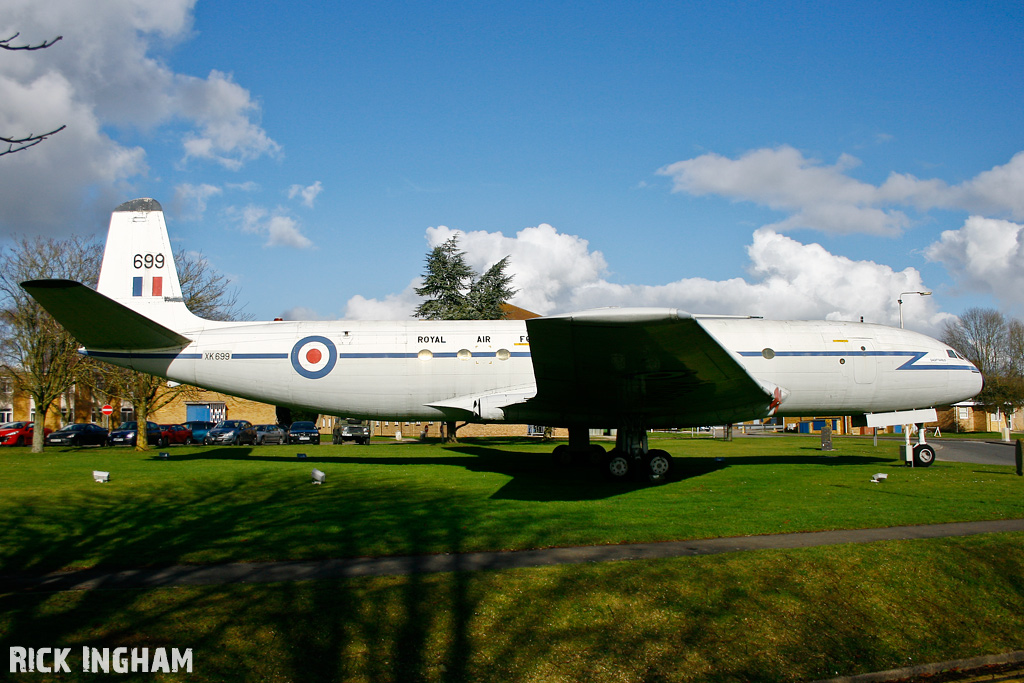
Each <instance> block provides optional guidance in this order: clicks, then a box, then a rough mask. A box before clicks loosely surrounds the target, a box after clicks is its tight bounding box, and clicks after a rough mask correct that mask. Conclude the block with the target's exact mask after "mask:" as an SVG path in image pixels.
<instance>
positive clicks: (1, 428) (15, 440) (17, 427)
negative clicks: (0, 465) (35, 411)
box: [0, 422, 53, 446]
mask: <svg viewBox="0 0 1024 683" xmlns="http://www.w3.org/2000/svg"><path fill="white" fill-rule="evenodd" d="M52 431H53V430H52V429H50V428H49V427H43V436H44V437H45V436H46V435H47V434H49V433H50V432H52ZM31 443H32V423H31V422H8V423H6V424H2V425H0V446H26V445H28V444H31Z"/></svg>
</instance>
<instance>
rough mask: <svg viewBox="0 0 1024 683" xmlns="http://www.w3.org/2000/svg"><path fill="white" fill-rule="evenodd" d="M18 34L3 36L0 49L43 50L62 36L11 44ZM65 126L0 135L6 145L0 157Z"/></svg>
mask: <svg viewBox="0 0 1024 683" xmlns="http://www.w3.org/2000/svg"><path fill="white" fill-rule="evenodd" d="M19 35H21V33H15V34H14V35H13V36H11V37H10V38H4V39H2V40H0V49H4V50H9V51H11V52H14V51H16V50H45V49H46V48H48V47H50V46H51V45H53V44H54V43H56V42H57V41H58V40H61V39H62V38H63V37H64V36H57V37H56V38H54V39H53V40H45V41H43V42H42V43H39V44H38V45H13V44H12V41H13V40H14V39H15V38H17V37H18V36H19ZM65 128H67V126H66V125H64V126H61V127H60V128H55V129H53V130H51V131H50V132H48V133H40V134H38V135H36V134H33V133H29V134H28V135H22V136H20V137H7V136H2V135H0V143H4V144H6V145H7V149H6V150H0V157H2V156H4V155H7V154H14V153H15V152H20V151H22V150H23V149H28V148H29V147H34V146H35V145H38V144H39V143H40V142H42V141H43V140H45V139H46V138H48V137H50V136H51V135H56V134H57V133H59V132H61V131H62V130H64V129H65Z"/></svg>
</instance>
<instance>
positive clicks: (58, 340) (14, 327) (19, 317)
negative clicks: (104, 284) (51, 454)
mask: <svg viewBox="0 0 1024 683" xmlns="http://www.w3.org/2000/svg"><path fill="white" fill-rule="evenodd" d="M100 259H101V252H100V249H99V245H97V244H96V243H94V242H90V241H89V240H86V239H84V238H80V237H72V238H69V239H66V240H57V239H53V238H43V237H35V238H31V239H29V238H23V239H21V240H19V241H17V242H15V243H14V245H13V246H11V247H7V248H4V249H3V250H2V251H0V327H2V330H3V337H2V341H0V364H2V367H3V368H4V370H5V371H6V372H7V373H9V375H10V377H11V379H12V381H13V383H14V386H15V388H17V389H20V390H23V391H25V392H26V393H28V394H29V395H30V396H31V397H32V399H33V400H34V401H35V407H36V417H35V424H36V429H34V430H33V433H32V452H34V453H39V452H42V450H43V425H44V423H45V421H46V414H47V412H48V411H49V410H50V407H51V405H52V404H53V403H54V401H56V400H58V399H59V398H60V395H61V394H62V393H63V392H65V391H66V390H67V389H68V388H69V387H71V385H73V384H74V383H75V381H76V379H77V378H78V376H79V372H80V371H81V369H82V362H83V359H82V357H81V356H80V355H79V354H78V346H79V345H78V342H77V341H76V340H75V339H74V337H72V336H71V335H70V334H68V332H67V331H66V330H65V329H64V328H63V327H61V326H60V324H59V323H57V321H55V320H54V319H53V318H52V317H51V316H50V314H49V313H47V312H46V311H45V310H43V308H42V307H41V306H40V305H39V304H37V303H36V301H35V299H33V298H32V297H30V296H29V295H28V294H27V293H26V292H25V290H23V289H22V288H21V287H20V286H19V283H21V282H24V281H25V280H37V279H40V278H67V279H71V280H78V281H80V282H85V283H87V284H91V283H95V281H96V274H97V273H98V272H99V265H100Z"/></svg>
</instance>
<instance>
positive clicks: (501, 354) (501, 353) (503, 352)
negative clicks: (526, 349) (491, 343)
mask: <svg viewBox="0 0 1024 683" xmlns="http://www.w3.org/2000/svg"><path fill="white" fill-rule="evenodd" d="M494 355H495V356H497V358H498V360H508V359H509V358H511V357H512V354H511V353H509V351H508V349H498V352H497V353H496V354H494Z"/></svg>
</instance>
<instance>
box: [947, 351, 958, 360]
mask: <svg viewBox="0 0 1024 683" xmlns="http://www.w3.org/2000/svg"><path fill="white" fill-rule="evenodd" d="M946 355H947V356H949V357H950V358H956V352H955V351H953V349H946Z"/></svg>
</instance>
